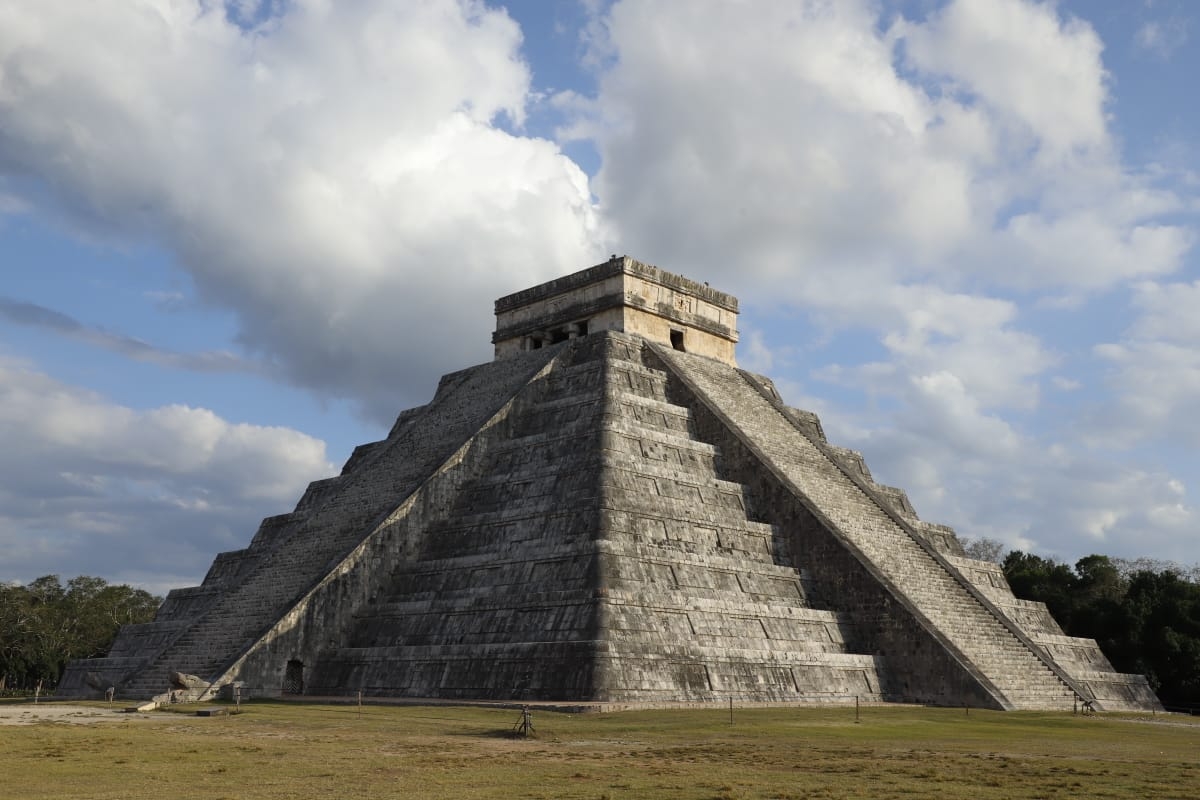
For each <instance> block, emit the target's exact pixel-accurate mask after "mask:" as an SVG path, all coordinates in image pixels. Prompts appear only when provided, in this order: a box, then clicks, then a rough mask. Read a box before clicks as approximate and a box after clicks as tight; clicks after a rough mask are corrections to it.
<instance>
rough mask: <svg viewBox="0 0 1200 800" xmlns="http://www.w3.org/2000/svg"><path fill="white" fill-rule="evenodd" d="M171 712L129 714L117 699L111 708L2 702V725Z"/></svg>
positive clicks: (127, 717) (121, 719) (135, 717)
mask: <svg viewBox="0 0 1200 800" xmlns="http://www.w3.org/2000/svg"><path fill="white" fill-rule="evenodd" d="M168 716H169V715H165V714H146V713H133V714H126V713H125V706H124V705H123V704H121V703H113V704H112V707H111V708H108V707H99V706H81V705H72V704H71V703H51V702H43V703H0V725H31V724H33V723H35V722H65V723H69V724H73V725H87V724H90V723H93V722H132V721H139V722H150V721H153V720H155V719H164V718H167V717H168Z"/></svg>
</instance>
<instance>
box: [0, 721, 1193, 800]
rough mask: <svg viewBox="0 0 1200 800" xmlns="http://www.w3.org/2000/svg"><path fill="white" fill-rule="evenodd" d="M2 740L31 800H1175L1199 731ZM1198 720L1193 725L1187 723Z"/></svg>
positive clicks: (923, 724)
mask: <svg viewBox="0 0 1200 800" xmlns="http://www.w3.org/2000/svg"><path fill="white" fill-rule="evenodd" d="M244 708H245V711H246V713H243V714H241V715H238V716H224V717H211V718H198V717H193V716H186V715H184V714H171V713H169V712H160V716H161V719H160V720H159V721H158V722H157V723H156V724H152V725H145V724H140V725H139V724H133V723H130V722H125V721H117V722H110V723H102V724H98V725H87V726H80V725H64V724H54V723H44V724H38V725H32V726H23V727H8V728H0V748H3V752H4V754H5V757H4V780H3V785H4V789H3V794H4V795H5V796H11V797H20V798H28V799H29V800H34V799H35V798H61V797H75V798H98V799H99V798H129V800H140V799H141V798H146V799H147V800H149V799H150V798H153V800H159V798H163V797H169V798H211V799H212V800H217V798H238V799H239V800H256V799H257V798H264V799H265V798H271V799H275V798H312V797H355V798H492V797H506V798H508V797H514V798H547V799H550V798H581V799H582V798H587V799H588V800H596V798H603V797H607V798H610V800H617V798H720V799H722V800H748V799H749V798H830V799H831V800H832V799H833V798H880V797H897V798H900V797H914V798H921V797H944V798H970V800H987V799H988V798H996V799H997V800H999V799H1000V798H1074V797H1095V798H1172V797H1178V798H1190V797H1194V796H1195V791H1196V789H1195V787H1196V786H1197V785H1200V770H1198V768H1197V754H1200V725H1198V724H1194V722H1193V721H1192V720H1191V719H1190V718H1178V717H1157V718H1148V717H1138V718H1120V717H1107V716H1097V717H1074V716H1071V715H1059V714H1034V713H1010V714H1001V713H990V712H983V711H972V712H971V713H970V715H966V714H964V713H963V712H962V711H961V710H958V711H955V710H949V709H921V708H898V707H887V708H869V709H864V711H863V715H862V721H861V722H860V723H857V724H856V723H855V722H854V711H853V709H848V710H847V709H842V708H837V709H828V708H826V709H811V708H809V709H782V708H775V709H753V710H739V711H737V712H736V714H735V724H734V725H733V726H732V727H731V726H730V725H729V717H728V712H727V711H726V710H720V711H718V710H713V711H694V710H689V711H645V712H625V713H619V714H588V715H568V714H555V713H548V712H535V720H534V722H535V725H536V727H537V732H538V736H537V738H535V739H513V738H511V737H510V736H508V734H509V733H510V732H511V730H512V726H513V724H514V723H515V722H516V721H517V718H518V717H519V713H518V712H514V711H511V710H500V709H486V708H451V707H396V706H367V707H364V708H363V709H361V711H360V710H359V709H357V708H355V707H353V706H312V705H300V704H282V703H252V704H249V705H247V706H245V707H244ZM1197 722H1200V720H1198V721H1197Z"/></svg>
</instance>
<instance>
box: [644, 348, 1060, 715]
mask: <svg viewBox="0 0 1200 800" xmlns="http://www.w3.org/2000/svg"><path fill="white" fill-rule="evenodd" d="M655 350H656V352H657V354H658V355H659V357H660V358H661V359H662V360H663V362H664V363H665V364H667V365H668V366H669V367H670V369H671V371H672V372H673V373H674V374H675V375H677V376H678V377H679V378H680V379H681V380H682V381H683V382H684V383H686V384H687V385H688V386H689V387H690V388H691V389H692V390H693V391H694V392H695V393H696V394H697V396H698V397H699V398H700V399H701V400H702V401H703V402H705V403H706V404H707V405H708V406H709V407H710V408H711V409H712V410H713V411H714V412H715V413H716V414H717V415H718V416H719V417H723V418H724V419H725V420H726V422H727V425H728V426H729V428H730V430H731V431H732V432H733V433H734V434H735V435H736V436H738V437H739V438H740V439H741V440H742V441H744V442H745V443H746V444H747V445H748V446H749V448H750V449H751V450H752V451H753V452H755V453H756V454H758V455H759V457H760V458H761V459H762V461H763V465H764V466H766V467H767V468H768V469H770V470H771V471H772V472H773V473H774V474H775V475H777V476H778V477H779V479H780V480H782V481H784V482H785V483H786V484H787V485H789V486H790V487H792V489H793V490H794V491H795V492H796V493H797V494H798V495H799V496H800V497H802V498H804V501H805V503H806V504H807V505H808V506H809V507H810V508H811V509H812V510H813V511H814V512H815V513H816V514H818V515H819V517H820V518H822V519H823V520H824V521H826V522H827V524H828V526H829V527H830V528H831V529H832V530H834V531H835V532H836V534H837V535H838V536H839V537H841V538H842V539H843V540H844V541H845V542H846V543H847V544H848V545H849V546H850V547H851V548H852V549H853V551H854V552H855V553H856V554H858V556H859V558H860V559H862V560H864V561H865V562H866V563H867V564H868V565H869V567H870V568H871V569H873V570H874V571H876V572H877V574H878V575H880V576H881V577H882V578H883V579H884V580H885V581H886V583H887V585H888V586H889V588H890V590H891V591H892V592H893V593H894V594H895V595H896V596H897V597H898V598H899V599H901V600H902V601H903V603H904V605H905V606H906V607H908V608H909V609H910V610H912V612H913V614H914V616H916V617H917V618H918V619H920V620H921V622H922V624H923V625H924V626H925V627H926V629H927V630H929V631H931V632H932V633H933V634H934V635H935V636H936V637H937V638H938V639H940V640H941V641H943V642H944V643H945V644H946V645H947V646H948V647H949V648H950V649H951V650H952V651H953V652H954V653H955V655H956V657H957V658H958V659H959V660H960V661H962V662H964V663H965V664H966V665H968V667H969V668H971V669H973V670H974V671H976V672H977V673H978V674H979V675H980V676H982V677H983V679H984V680H985V682H990V683H991V685H992V687H994V693H995V694H997V695H998V699H999V700H1000V701H1001V703H1002V704H1003V705H1005V706H1007V707H1011V708H1071V707H1072V706H1073V703H1074V700H1075V691H1074V690H1073V688H1072V687H1071V686H1069V685H1068V684H1067V682H1066V681H1065V680H1064V679H1063V677H1062V676H1061V675H1059V674H1058V673H1057V672H1056V671H1055V670H1054V669H1053V668H1052V667H1051V666H1050V665H1049V664H1047V663H1046V661H1044V660H1043V659H1042V657H1041V656H1040V654H1038V653H1037V652H1036V651H1035V650H1033V649H1032V648H1031V647H1030V646H1029V645H1028V644H1027V643H1026V642H1023V641H1022V640H1021V639H1020V638H1019V636H1018V635H1017V633H1016V632H1014V631H1013V630H1011V629H1010V627H1009V626H1008V625H1006V624H1005V623H1004V622H1003V621H1002V620H1000V619H998V618H997V616H996V615H994V614H993V613H992V612H991V611H990V610H989V609H988V608H987V607H986V605H985V604H984V603H983V602H981V600H980V598H979V597H978V596H976V594H975V593H974V592H972V591H971V590H970V589H969V588H968V585H967V584H968V582H967V581H966V580H965V579H963V578H962V577H961V576H959V575H956V574H955V571H954V570H953V568H952V567H949V568H948V565H947V563H946V562H945V561H944V559H939V558H938V557H936V556H935V555H934V554H933V552H931V550H930V549H928V548H926V547H924V546H922V545H921V543H920V542H918V540H917V538H916V537H915V536H914V535H913V533H912V532H911V531H910V530H908V529H906V527H907V526H906V525H905V524H904V523H903V522H902V521H901V519H900V516H899V515H898V514H896V512H895V511H892V512H891V513H889V512H888V511H887V510H885V506H886V505H887V504H886V502H881V501H879V500H877V499H876V498H875V497H872V496H871V495H870V494H868V491H867V490H865V489H864V486H863V485H862V484H860V483H859V482H856V481H855V480H853V479H851V477H850V476H849V474H848V473H847V472H846V471H844V470H843V468H842V467H841V466H840V464H839V463H838V461H837V460H836V459H835V458H832V457H831V456H830V455H829V454H828V453H827V452H826V451H825V450H823V449H822V448H821V447H819V446H818V445H816V444H815V443H814V442H813V441H812V440H811V439H810V438H809V437H808V436H806V435H804V433H802V431H801V430H800V428H799V427H798V426H797V425H796V424H794V423H793V421H792V420H791V419H790V418H789V417H788V416H786V415H785V414H784V413H783V412H782V411H781V407H780V406H778V405H777V404H776V403H774V402H772V401H771V400H769V399H768V398H767V396H765V394H764V393H763V391H760V389H759V388H756V387H755V386H754V385H752V384H751V383H750V382H749V380H748V379H747V378H746V377H745V376H743V375H742V374H741V373H740V372H738V371H737V370H735V369H733V368H731V367H728V366H726V365H724V364H720V363H718V362H715V361H712V360H709V359H705V358H701V357H697V356H690V355H686V354H681V353H677V352H673V351H668V350H666V349H665V348H662V347H659V346H655Z"/></svg>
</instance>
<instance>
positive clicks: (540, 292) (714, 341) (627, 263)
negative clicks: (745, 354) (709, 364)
mask: <svg viewBox="0 0 1200 800" xmlns="http://www.w3.org/2000/svg"><path fill="white" fill-rule="evenodd" d="M737 315H738V301H737V298H736V297H734V296H733V295H730V294H725V293H724V292H718V291H717V290H716V289H712V288H709V286H708V285H707V284H703V283H697V282H695V281H692V280H688V279H687V278H684V277H682V276H680V275H675V274H673V273H670V272H666V271H664V270H661V269H659V268H658V267H654V266H651V265H649V264H643V263H642V262H640V261H637V260H635V259H632V258H630V257H629V256H613V257H612V258H611V259H609V260H608V261H605V262H604V263H603V264H597V265H596V266H594V267H590V268H588V269H585V270H581V271H579V272H575V273H572V274H571V275H566V276H564V277H562V278H556V279H555V280H552V281H547V282H546V283H543V284H539V285H538V286H534V287H532V288H529V289H525V290H523V291H520V292H516V293H514V294H510V295H506V296H505V297H501V298H500V299H499V300H497V301H496V332H495V333H494V334H492V343H493V344H494V345H495V346H496V360H497V361H499V360H501V359H505V358H510V357H512V356H514V355H516V354H518V353H522V352H525V351H527V350H537V349H539V348H541V347H544V346H545V345H548V344H556V343H558V342H562V341H565V340H567V339H575V338H578V337H580V336H586V335H588V334H594V333H598V332H600V331H621V332H624V333H632V334H636V335H638V336H641V337H643V338H646V339H650V340H651V341H655V342H661V343H663V344H665V345H668V346H670V347H673V348H674V349H676V350H681V351H686V352H689V353H697V354H699V355H703V356H708V357H709V358H715V359H717V360H719V361H723V362H725V363H726V364H730V365H735V366H736V362H735V360H734V345H736V344H737V340H738V333H737Z"/></svg>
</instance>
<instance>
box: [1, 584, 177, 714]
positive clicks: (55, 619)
mask: <svg viewBox="0 0 1200 800" xmlns="http://www.w3.org/2000/svg"><path fill="white" fill-rule="evenodd" d="M161 603H162V598H159V597H155V596H154V595H152V594H150V593H149V592H147V591H145V590H144V589H134V588H132V587H130V586H126V585H124V584H121V585H110V584H109V583H107V582H106V581H105V580H104V579H102V578H94V577H91V576H88V575H81V576H79V577H78V578H72V579H70V580H69V581H67V583H66V585H65V586H64V585H63V584H62V581H60V580H59V577H58V576H57V575H46V576H43V577H41V578H38V579H37V580H35V581H32V582H31V583H28V584H26V585H21V584H0V691H7V692H12V691H18V692H26V691H32V690H34V689H35V688H36V687H39V686H40V687H42V688H43V689H45V690H47V691H48V690H50V689H52V688H53V687H54V686H55V685H57V683H58V679H59V677H61V676H62V672H63V669H64V668H65V667H66V665H67V662H68V661H71V660H73V659H76V658H95V657H99V656H103V655H105V654H107V653H108V650H109V648H110V647H111V646H112V643H113V639H115V638H116V635H117V631H118V630H119V629H120V627H121V626H122V625H126V624H128V623H135V622H149V621H150V620H152V619H154V613H155V611H156V610H157V609H158V607H159V605H161Z"/></svg>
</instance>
